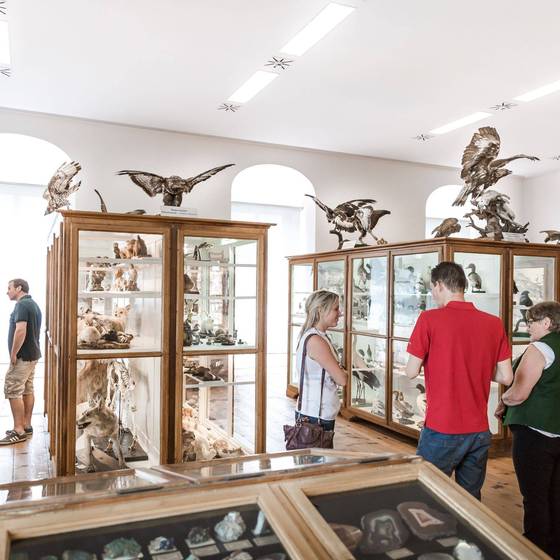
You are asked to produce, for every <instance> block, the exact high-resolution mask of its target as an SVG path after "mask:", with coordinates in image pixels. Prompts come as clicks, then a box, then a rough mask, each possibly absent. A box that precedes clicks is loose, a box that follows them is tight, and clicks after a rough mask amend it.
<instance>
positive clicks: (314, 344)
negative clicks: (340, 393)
mask: <svg viewBox="0 0 560 560" xmlns="http://www.w3.org/2000/svg"><path fill="white" fill-rule="evenodd" d="M307 355H308V356H309V357H310V358H311V359H312V360H315V361H316V362H317V363H318V364H319V365H320V366H321V367H322V368H323V369H324V370H325V371H326V372H328V374H329V375H330V376H331V377H332V378H333V381H334V382H335V383H336V384H337V385H341V386H342V387H344V386H345V385H346V381H347V380H348V374H347V373H346V370H344V369H342V368H341V367H340V364H339V363H338V361H337V360H336V359H335V357H334V356H333V353H332V351H331V349H330V346H329V344H328V342H327V341H326V340H323V339H322V338H321V337H320V336H318V335H311V336H310V337H309V339H308V340H307Z"/></svg>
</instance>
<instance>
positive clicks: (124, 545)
mask: <svg viewBox="0 0 560 560" xmlns="http://www.w3.org/2000/svg"><path fill="white" fill-rule="evenodd" d="M141 557H142V547H141V546H140V545H139V544H138V543H137V542H136V541H135V540H134V539H125V538H119V539H115V540H114V541H111V542H110V543H109V544H106V545H105V546H104V547H103V560H112V559H114V558H119V559H121V558H123V559H124V558H125V559H126V560H132V559H134V558H141Z"/></svg>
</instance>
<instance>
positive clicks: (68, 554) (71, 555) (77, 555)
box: [62, 550, 96, 560]
mask: <svg viewBox="0 0 560 560" xmlns="http://www.w3.org/2000/svg"><path fill="white" fill-rule="evenodd" d="M95 559H96V555H95V554H92V553H91V552H85V551H83V550H65V551H64V552H63V553H62V560H95Z"/></svg>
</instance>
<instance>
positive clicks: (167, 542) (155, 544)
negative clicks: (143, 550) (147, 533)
mask: <svg viewBox="0 0 560 560" xmlns="http://www.w3.org/2000/svg"><path fill="white" fill-rule="evenodd" d="M148 550H149V551H150V552H151V553H152V554H153V553H154V552H163V551H165V550H175V540H174V539H172V538H171V539H168V538H167V537H156V538H155V539H154V540H152V541H150V544H149V545H148Z"/></svg>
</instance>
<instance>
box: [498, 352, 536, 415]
mask: <svg viewBox="0 0 560 560" xmlns="http://www.w3.org/2000/svg"><path fill="white" fill-rule="evenodd" d="M545 365H546V362H545V359H544V356H543V355H542V354H541V352H540V351H539V350H537V349H536V348H535V347H534V346H532V345H531V346H529V348H527V350H526V351H525V354H523V358H521V362H520V363H519V367H518V368H517V370H516V372H515V379H514V380H513V385H512V386H511V387H510V388H509V389H508V390H507V391H506V392H505V393H504V394H503V396H502V401H503V402H504V403H505V404H506V405H507V406H516V405H518V404H521V403H522V402H525V401H526V400H527V399H528V397H529V395H530V394H531V391H532V390H533V387H534V386H535V385H536V384H537V382H538V381H539V379H540V378H541V376H542V373H543V369H544V367H545Z"/></svg>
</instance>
